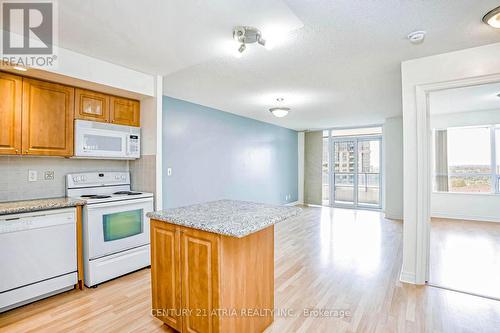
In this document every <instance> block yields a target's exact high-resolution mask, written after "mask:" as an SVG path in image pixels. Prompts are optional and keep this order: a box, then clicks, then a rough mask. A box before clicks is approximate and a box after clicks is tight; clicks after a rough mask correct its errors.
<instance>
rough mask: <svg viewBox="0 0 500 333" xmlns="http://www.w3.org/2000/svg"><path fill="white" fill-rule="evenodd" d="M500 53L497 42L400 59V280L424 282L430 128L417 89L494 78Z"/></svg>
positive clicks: (499, 45) (498, 65)
mask: <svg viewBox="0 0 500 333" xmlns="http://www.w3.org/2000/svg"><path fill="white" fill-rule="evenodd" d="M499 54H500V43H496V44H491V45H486V46H481V47H476V48H471V49H466V50H462V51H456V52H450V53H445V54H440V55H436V56H431V57H426V58H420V59H414V60H409V61H405V62H403V63H402V66H401V69H402V84H403V86H402V88H403V89H402V91H403V130H404V132H403V140H404V146H403V147H404V150H403V151H404V230H403V244H404V246H403V266H402V271H401V280H402V281H404V282H408V283H416V284H423V283H425V278H426V274H427V264H428V262H427V258H428V250H429V248H428V246H429V244H428V229H427V228H428V218H429V215H430V209H427V207H426V206H428V205H429V204H430V183H429V184H424V183H423V180H425V181H427V180H428V179H427V178H430V177H429V175H428V170H429V167H430V164H429V161H426V160H425V159H428V157H429V155H427V153H428V149H429V145H428V142H427V143H426V139H425V137H426V135H428V133H429V127H428V125H427V123H426V121H428V117H427V115H426V114H425V107H424V109H423V110H424V111H423V112H420V111H421V108H422V107H423V106H425V100H424V102H423V103H421V101H422V96H421V95H419V94H420V91H422V89H430V88H432V87H436V86H437V85H438V83H439V84H440V85H441V86H443V85H446V84H448V85H449V86H452V85H453V84H455V85H456V86H457V87H458V86H460V84H462V83H461V82H460V81H462V80H468V83H469V84H473V83H472V82H481V83H482V82H486V81H488V79H489V77H491V80H493V79H496V75H499V74H500V56H499ZM487 76H489V77H487ZM493 76H495V77H493ZM463 85H465V83H463ZM417 109H418V111H419V112H417ZM424 143H425V144H426V147H424ZM426 156H427V157H426ZM422 157H424V158H423V159H422ZM419 159H420V160H419ZM426 175H427V176H426Z"/></svg>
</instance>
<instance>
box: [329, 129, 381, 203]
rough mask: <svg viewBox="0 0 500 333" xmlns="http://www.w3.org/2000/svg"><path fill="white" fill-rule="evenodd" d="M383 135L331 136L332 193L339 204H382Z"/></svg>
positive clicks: (333, 201) (335, 201) (332, 196)
mask: <svg viewBox="0 0 500 333" xmlns="http://www.w3.org/2000/svg"><path fill="white" fill-rule="evenodd" d="M381 143H382V138H381V137H380V136H360V137H350V138H339V137H332V138H331V143H330V147H331V148H330V149H331V156H332V160H331V165H332V168H330V173H331V174H330V177H329V178H330V180H331V182H332V184H331V186H330V188H331V193H330V197H331V198H333V200H331V202H330V203H331V205H332V206H337V207H360V208H380V207H381V198H382V190H381V184H382V183H381V176H380V172H381V163H380V161H381V156H382V149H381V148H382V144H381Z"/></svg>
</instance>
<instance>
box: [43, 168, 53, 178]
mask: <svg viewBox="0 0 500 333" xmlns="http://www.w3.org/2000/svg"><path fill="white" fill-rule="evenodd" d="M43 178H44V179H45V180H54V171H52V170H50V171H45V173H44V174H43Z"/></svg>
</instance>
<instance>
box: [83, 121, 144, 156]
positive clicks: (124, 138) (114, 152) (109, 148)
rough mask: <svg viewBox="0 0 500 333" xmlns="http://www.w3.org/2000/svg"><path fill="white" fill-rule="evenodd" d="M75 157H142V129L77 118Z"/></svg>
mask: <svg viewBox="0 0 500 333" xmlns="http://www.w3.org/2000/svg"><path fill="white" fill-rule="evenodd" d="M75 157H77V158H104V159H126V160H133V159H136V158H139V157H141V129H140V128H139V127H133V126H123V125H114V124H108V123H99V122H95V121H87V120H75Z"/></svg>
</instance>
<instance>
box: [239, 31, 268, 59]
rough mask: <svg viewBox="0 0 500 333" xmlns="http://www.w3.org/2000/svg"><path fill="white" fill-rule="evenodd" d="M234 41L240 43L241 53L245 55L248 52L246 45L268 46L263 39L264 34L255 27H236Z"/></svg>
mask: <svg viewBox="0 0 500 333" xmlns="http://www.w3.org/2000/svg"><path fill="white" fill-rule="evenodd" d="M233 39H234V40H235V41H237V42H238V43H240V47H239V48H238V52H239V53H243V52H244V51H245V50H246V44H253V43H258V44H260V45H262V46H265V45H266V41H265V40H264V39H263V38H262V33H261V32H260V30H259V29H257V28H254V27H248V26H238V27H234V29H233Z"/></svg>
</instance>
